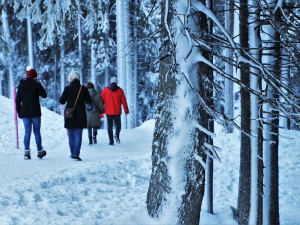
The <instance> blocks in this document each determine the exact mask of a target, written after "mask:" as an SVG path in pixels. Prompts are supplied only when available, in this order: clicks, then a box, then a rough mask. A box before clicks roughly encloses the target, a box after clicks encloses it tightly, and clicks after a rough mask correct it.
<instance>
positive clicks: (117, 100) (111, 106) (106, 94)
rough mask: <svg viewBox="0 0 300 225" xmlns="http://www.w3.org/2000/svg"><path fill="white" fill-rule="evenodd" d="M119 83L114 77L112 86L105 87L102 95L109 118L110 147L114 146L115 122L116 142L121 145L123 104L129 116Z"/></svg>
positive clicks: (111, 82)
mask: <svg viewBox="0 0 300 225" xmlns="http://www.w3.org/2000/svg"><path fill="white" fill-rule="evenodd" d="M117 83H118V80H117V78H116V77H112V78H111V79H110V85H109V86H107V87H105V88H104V89H103V91H102V93H101V98H102V100H103V103H104V113H105V114H106V118H107V126H108V128H107V131H108V137H109V145H114V138H113V122H115V125H116V133H115V139H116V142H117V143H118V144H120V131H121V104H122V105H123V108H124V111H125V114H126V115H127V114H129V110H128V105H127V102H126V98H125V94H124V91H123V89H122V88H120V87H119V86H118V85H117Z"/></svg>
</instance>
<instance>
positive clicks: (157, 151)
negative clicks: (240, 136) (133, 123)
mask: <svg viewBox="0 0 300 225" xmlns="http://www.w3.org/2000/svg"><path fill="white" fill-rule="evenodd" d="M161 4H162V23H161V24H162V26H163V27H162V31H161V43H162V46H161V52H160V56H161V60H162V62H161V64H160V77H159V84H158V102H157V108H158V117H157V119H156V124H155V130H154V137H153V145H152V174H151V178H150V184H149V189H148V193H147V209H148V213H149V214H150V215H151V216H153V217H159V216H163V215H168V219H169V221H170V220H171V221H170V223H172V224H199V221H200V211H201V205H202V200H203V195H204V188H205V163H206V153H205V147H204V142H207V141H208V140H207V135H206V134H204V133H203V132H202V131H201V130H200V129H199V128H198V126H201V127H203V128H205V129H206V130H208V118H209V117H208V114H207V112H206V111H205V110H204V109H203V108H202V107H201V104H200V103H199V102H197V101H196V99H197V97H196V95H195V92H194V91H195V90H196V91H197V93H198V94H199V95H200V96H201V97H202V98H203V99H206V98H209V96H208V93H209V92H208V91H207V89H208V83H209V82H208V79H207V78H208V68H207V66H206V65H204V64H202V63H201V64H194V65H192V64H189V63H191V62H194V61H193V59H194V57H195V56H196V55H197V54H202V52H200V51H199V50H197V49H196V48H195V49H192V52H190V54H191V55H189V56H188V57H184V55H185V54H186V55H187V54H188V49H187V48H186V46H187V43H188V39H187V38H186V33H185V31H184V27H185V26H186V27H188V28H189V29H188V30H189V31H190V30H191V31H193V32H195V33H194V34H196V33H197V31H196V30H197V29H199V27H200V28H201V29H207V19H206V17H205V16H198V15H197V16H194V17H189V16H186V18H185V20H184V23H185V24H184V25H182V26H180V21H179V19H180V18H179V17H178V15H183V14H184V13H186V12H182V8H184V7H182V8H176V6H177V1H168V0H167V1H165V2H164V1H163V2H161ZM177 13H178V14H177ZM191 15H196V13H195V14H194V13H193V12H191ZM182 21H183V20H181V22H182ZM175 36H176V37H177V38H176V39H175ZM176 62H178V64H177V63H176ZM186 66H188V67H189V69H188V71H189V73H188V74H185V72H184V71H185V68H187V67H186ZM179 71H183V72H179ZM191 80H192V81H193V82H192V83H191V82H190V81H191ZM190 85H191V86H192V87H191V86H190ZM193 90H194V91H193ZM184 103H188V104H187V105H186V104H184ZM191 124H192V126H191ZM166 210H167V212H166Z"/></svg>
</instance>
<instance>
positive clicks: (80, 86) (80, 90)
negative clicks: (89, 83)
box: [73, 85, 82, 110]
mask: <svg viewBox="0 0 300 225" xmlns="http://www.w3.org/2000/svg"><path fill="white" fill-rule="evenodd" d="M81 88H82V85H80V88H79V91H78V94H77V97H76V101H75V104H74V106H73V110H74V109H75V106H76V103H77V100H78V97H79V94H80V91H81Z"/></svg>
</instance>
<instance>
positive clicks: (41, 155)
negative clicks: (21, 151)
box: [37, 149, 47, 159]
mask: <svg viewBox="0 0 300 225" xmlns="http://www.w3.org/2000/svg"><path fill="white" fill-rule="evenodd" d="M46 154H47V152H46V151H45V150H44V149H42V150H40V151H38V155H37V156H38V158H40V159H42V158H43V157H44V156H45V155H46Z"/></svg>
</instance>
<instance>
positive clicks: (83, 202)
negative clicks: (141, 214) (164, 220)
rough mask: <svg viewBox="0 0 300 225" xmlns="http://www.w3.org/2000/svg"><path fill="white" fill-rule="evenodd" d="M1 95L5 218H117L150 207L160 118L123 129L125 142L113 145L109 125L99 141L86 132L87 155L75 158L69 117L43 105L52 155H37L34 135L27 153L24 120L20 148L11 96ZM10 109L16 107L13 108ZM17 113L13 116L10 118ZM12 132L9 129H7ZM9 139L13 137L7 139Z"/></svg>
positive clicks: (1, 207)
mask: <svg viewBox="0 0 300 225" xmlns="http://www.w3.org/2000/svg"><path fill="white" fill-rule="evenodd" d="M0 101H2V105H3V101H5V102H7V104H5V103H4V105H6V106H7V107H8V109H7V108H3V107H1V108H0V115H1V118H0V122H2V123H1V130H2V131H4V132H2V135H1V136H0V140H1V152H0V154H1V157H0V165H1V167H0V174H1V176H0V224H1V225H3V224H4V225H5V224H112V223H113V222H112V220H113V219H114V218H119V217H122V216H125V215H128V213H129V212H132V213H134V212H136V211H139V210H140V209H141V208H145V199H146V195H145V194H146V191H145V190H147V186H148V181H149V177H150V172H151V150H150V149H149V147H150V146H151V141H152V140H151V139H152V134H149V131H152V130H153V126H154V121H149V122H148V123H145V124H143V126H141V127H139V128H136V129H135V130H122V131H121V144H120V145H117V144H116V145H115V146H109V145H108V136H107V131H106V130H100V131H99V134H98V144H97V145H94V146H89V145H88V138H87V130H84V133H83V143H82V149H81V158H82V159H83V161H81V162H78V161H73V160H72V159H70V157H69V155H70V152H69V147H68V138H67V135H66V131H65V129H64V128H63V118H62V117H61V116H59V115H57V114H55V113H53V112H50V111H48V110H46V109H42V113H43V116H42V130H41V133H42V141H43V146H44V148H45V149H46V151H47V156H46V157H45V158H44V159H42V160H40V159H38V158H37V157H36V147H35V141H34V135H32V137H31V149H32V150H31V154H32V159H31V160H24V159H23V154H24V153H23V143H22V139H23V135H24V129H23V124H22V121H21V120H19V136H20V138H19V139H20V149H19V150H18V149H16V148H15V142H14V140H15V138H14V135H12V134H14V123H13V117H12V115H13V114H12V108H10V107H11V106H10V104H9V103H8V101H9V100H7V99H5V98H1V99H0ZM9 111H10V112H9ZM10 118H11V121H9V120H10ZM6 133H7V134H6ZM7 139H9V140H7Z"/></svg>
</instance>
